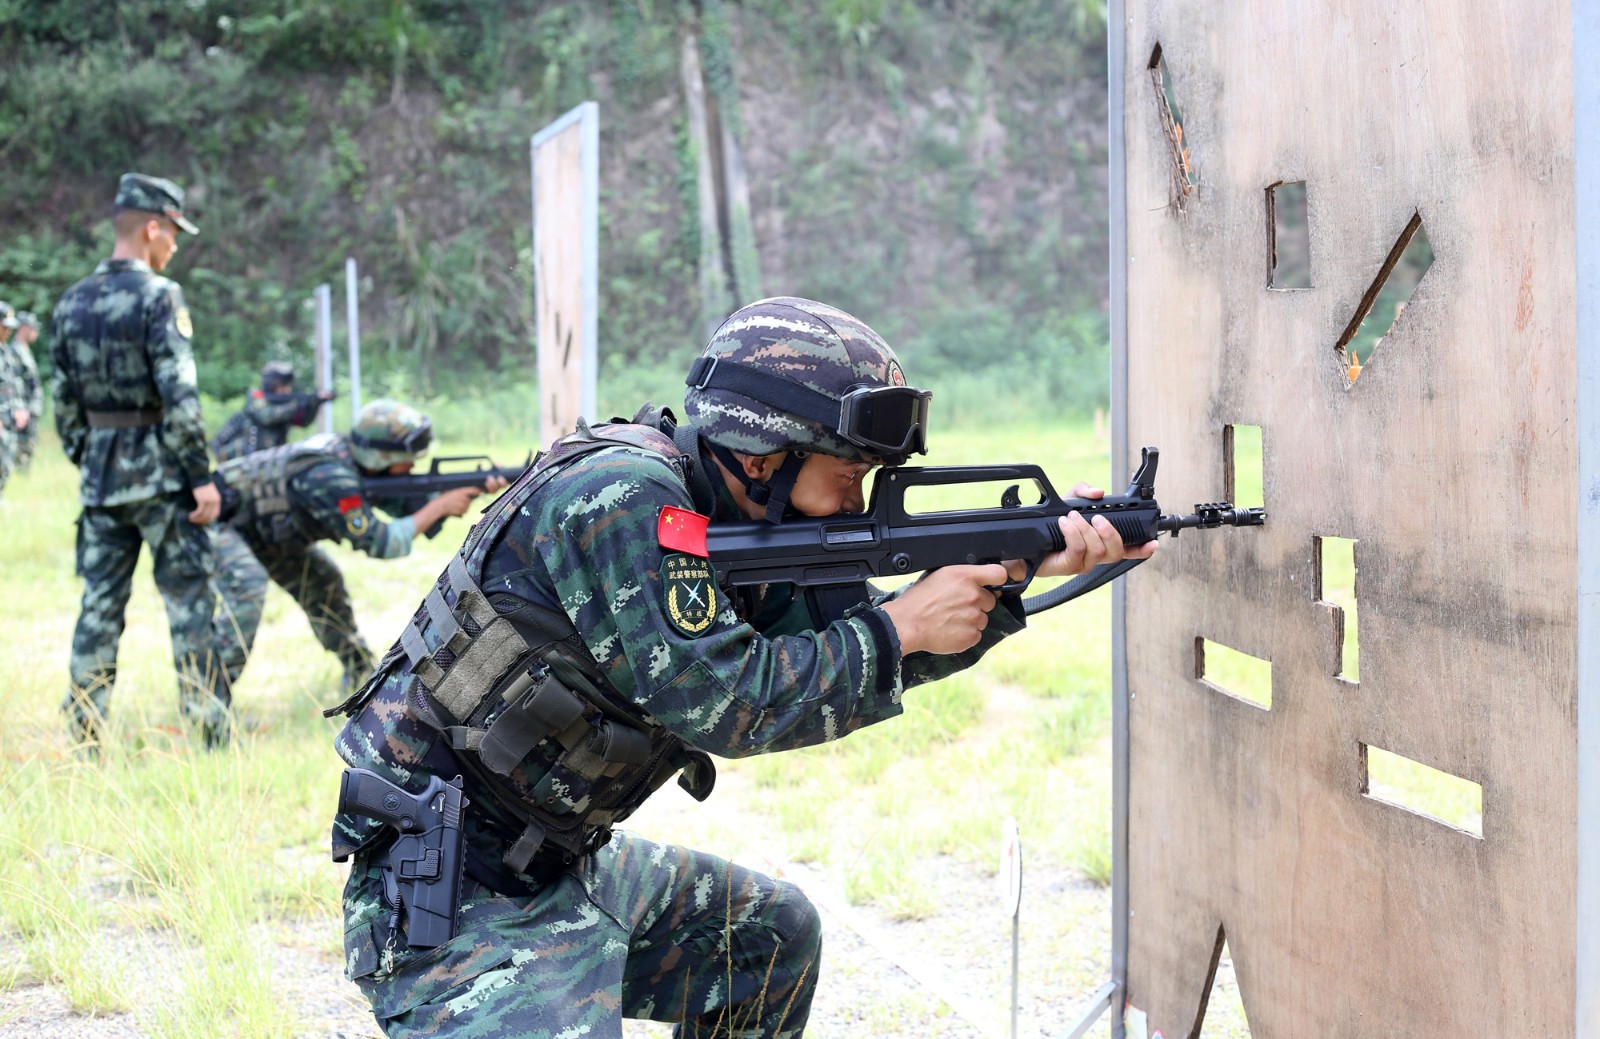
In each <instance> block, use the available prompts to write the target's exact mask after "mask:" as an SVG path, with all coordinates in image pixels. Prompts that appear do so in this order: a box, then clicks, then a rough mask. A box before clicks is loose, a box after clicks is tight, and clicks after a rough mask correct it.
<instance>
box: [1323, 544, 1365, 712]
mask: <svg viewBox="0 0 1600 1039" xmlns="http://www.w3.org/2000/svg"><path fill="white" fill-rule="evenodd" d="M1313 541H1314V542H1315V545H1316V549H1315V551H1316V560H1317V601H1318V602H1320V603H1322V604H1323V605H1325V606H1327V607H1329V608H1330V610H1331V612H1332V614H1333V618H1334V637H1335V641H1336V642H1337V644H1338V647H1339V649H1338V659H1337V661H1336V663H1335V667H1334V672H1333V673H1334V675H1335V676H1337V677H1339V678H1343V679H1345V680H1346V681H1349V682H1359V681H1361V649H1360V643H1359V639H1358V637H1357V629H1356V542H1355V539H1354V538H1332V537H1318V538H1314V539H1313Z"/></svg>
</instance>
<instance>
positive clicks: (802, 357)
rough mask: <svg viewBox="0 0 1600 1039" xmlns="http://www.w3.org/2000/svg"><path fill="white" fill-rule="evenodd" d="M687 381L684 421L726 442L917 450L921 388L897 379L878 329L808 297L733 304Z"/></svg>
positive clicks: (900, 454) (859, 453) (875, 451)
mask: <svg viewBox="0 0 1600 1039" xmlns="http://www.w3.org/2000/svg"><path fill="white" fill-rule="evenodd" d="M688 384H689V389H688V392H687V393H686V394H685V396H684V408H685V410H686V412H687V413H688V417H689V421H690V422H691V423H692V424H693V425H694V427H695V428H696V429H697V430H699V432H700V435H701V436H703V437H705V439H707V440H709V441H710V442H711V443H713V444H716V445H718V446H720V447H723V448H726V449H728V450H731V451H738V452H742V453H745V454H753V455H765V454H772V453H774V452H777V451H788V450H805V451H818V452H821V453H824V454H830V455H838V456H840V457H843V458H861V457H863V455H872V456H875V457H877V458H881V459H883V460H884V461H886V462H888V463H890V464H896V463H898V462H903V461H904V460H905V457H906V455H907V454H908V453H910V452H911V451H920V452H925V451H926V435H927V405H928V400H929V398H930V397H931V394H929V393H927V392H926V391H923V390H916V389H913V388H911V387H908V386H907V385H906V377H905V373H904V371H902V370H901V368H900V361H899V359H898V358H897V357H895V353H894V351H893V350H892V349H890V348H889V344H888V343H885V342H884V341H883V338H882V337H881V336H879V335H878V333H876V332H874V331H873V330H872V329H871V328H869V327H868V326H867V325H866V324H865V323H864V322H862V321H860V320H859V319H857V318H855V317H852V316H851V315H849V314H847V313H845V312H844V311H842V310H838V309H836V308H834V307H830V306H827V305H825V304H822V303H818V302H815V301H814V300H809V299H800V298H798V297H794V296H777V297H773V298H771V299H763V300H758V301H757V302H755V303H751V304H749V305H747V306H744V307H741V308H739V309H738V310H737V311H735V312H734V313H733V314H732V315H730V316H729V317H728V319H727V320H726V321H724V322H723V323H722V325H721V326H720V327H719V328H718V329H717V330H716V332H714V333H713V334H712V336H711V341H710V342H709V343H708V344H707V345H706V348H705V351H704V352H703V353H702V354H701V355H700V357H699V358H698V359H697V360H696V361H695V363H694V366H693V367H692V368H691V369H690V372H689V379H688ZM886 391H887V392H886ZM885 434H887V435H885Z"/></svg>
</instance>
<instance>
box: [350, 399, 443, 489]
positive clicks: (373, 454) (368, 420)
mask: <svg viewBox="0 0 1600 1039" xmlns="http://www.w3.org/2000/svg"><path fill="white" fill-rule="evenodd" d="M427 424H428V420H427V418H426V417H424V416H423V414H422V412H420V411H418V410H417V409H416V408H413V407H411V406H410V405H409V404H402V403H400V402H399V401H397V400H375V401H373V402H372V403H370V404H368V405H367V406H366V407H364V408H362V409H361V414H359V415H357V416H356V424H355V425H354V426H353V427H352V428H351V430H350V433H351V437H350V454H351V456H352V457H353V458H354V459H355V460H356V464H357V465H359V466H360V467H361V468H363V469H366V470H369V471H372V472H381V471H382V470H384V469H387V468H389V467H390V466H391V465H395V464H397V463H399V462H414V461H416V460H417V459H418V458H421V457H422V456H423V455H425V454H427V453H428V449H427V448H426V447H424V448H422V450H420V451H417V452H415V453H412V452H409V451H384V450H378V449H375V448H371V447H363V446H362V444H361V443H360V441H362V440H378V441H391V442H395V443H398V442H400V441H403V440H404V439H405V438H406V437H407V435H409V434H411V433H414V432H416V431H417V430H419V429H421V428H422V427H423V426H425V425H427Z"/></svg>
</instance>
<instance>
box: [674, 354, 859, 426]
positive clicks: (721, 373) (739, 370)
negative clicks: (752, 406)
mask: <svg viewBox="0 0 1600 1039" xmlns="http://www.w3.org/2000/svg"><path fill="white" fill-rule="evenodd" d="M688 384H689V386H690V388H692V389H696V390H726V391H727V392H729V393H737V394H739V396H741V397H749V398H750V399H751V400H758V401H761V402H762V403H763V404H769V405H771V406H772V407H774V408H776V409H778V410H779V411H786V412H788V413H789V414H791V415H798V416H799V417H800V418H805V419H810V420H811V421H813V422H820V423H821V424H822V425H823V426H824V427H826V428H827V429H829V430H835V429H837V428H838V427H839V402H838V401H837V400H835V399H834V398H832V397H830V396H828V395H827V394H826V393H822V392H821V391H819V390H814V389H812V388H811V387H809V386H803V385H801V384H800V383H798V382H795V381H794V380H793V379H788V378H785V377H784V376H782V375H779V374H777V373H776V372H770V371H767V370H766V369H764V368H758V367H756V366H754V365H748V364H742V363H740V362H738V361H724V360H723V359H722V358H720V357H700V358H697V359H696V360H695V362H694V364H693V365H691V366H690V368H689V379H688Z"/></svg>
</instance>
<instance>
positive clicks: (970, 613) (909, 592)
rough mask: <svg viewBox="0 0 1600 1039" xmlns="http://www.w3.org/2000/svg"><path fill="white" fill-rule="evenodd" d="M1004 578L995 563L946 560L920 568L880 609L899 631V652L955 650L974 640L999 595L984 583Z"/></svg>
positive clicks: (968, 646)
mask: <svg viewBox="0 0 1600 1039" xmlns="http://www.w3.org/2000/svg"><path fill="white" fill-rule="evenodd" d="M1005 581H1006V568H1005V567H1003V566H1001V565H1000V564H999V563H987V564H985V565H983V566H946V567H941V568H940V569H938V570H933V571H930V572H928V573H927V574H924V575H923V576H922V578H921V579H920V580H918V581H917V583H916V584H914V585H912V586H911V587H910V588H908V589H906V591H905V593H904V594H902V595H901V596H900V597H899V598H897V599H893V600H891V601H889V602H887V603H885V604H884V605H883V607H882V608H883V612H884V613H885V614H887V615H888V617H889V620H890V621H891V622H892V623H893V624H894V628H895V633H896V634H898V635H899V636H900V650H901V652H902V653H916V652H926V653H960V652H962V651H963V650H968V649H971V648H972V647H973V646H975V645H977V644H978V639H979V638H981V637H982V635H983V629H985V628H987V627H988V626H989V611H990V610H992V609H994V607H995V604H996V603H997V602H999V601H1000V599H999V597H998V596H997V595H995V593H994V592H992V591H990V590H989V588H990V586H998V585H1001V584H1004V583H1005Z"/></svg>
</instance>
